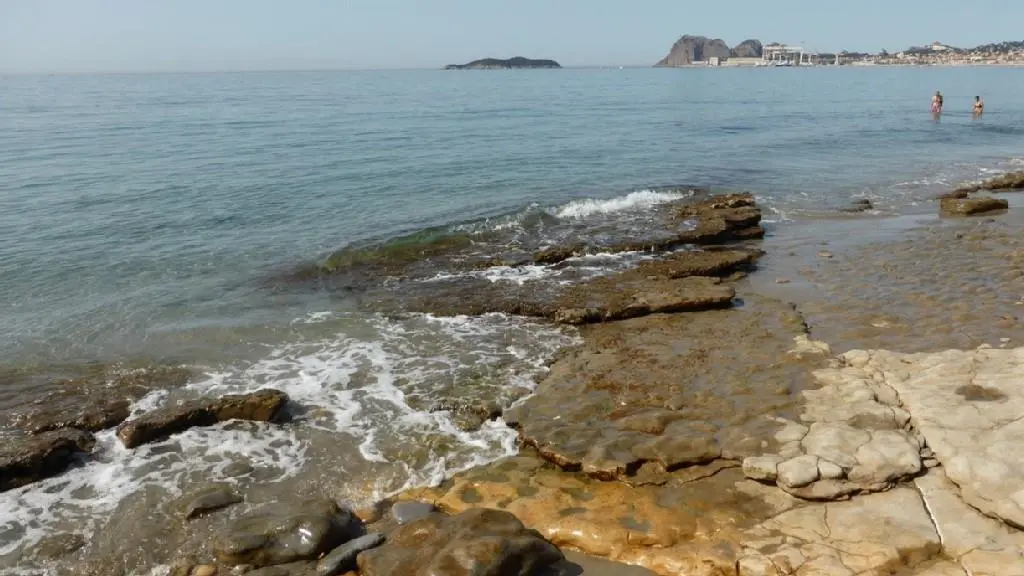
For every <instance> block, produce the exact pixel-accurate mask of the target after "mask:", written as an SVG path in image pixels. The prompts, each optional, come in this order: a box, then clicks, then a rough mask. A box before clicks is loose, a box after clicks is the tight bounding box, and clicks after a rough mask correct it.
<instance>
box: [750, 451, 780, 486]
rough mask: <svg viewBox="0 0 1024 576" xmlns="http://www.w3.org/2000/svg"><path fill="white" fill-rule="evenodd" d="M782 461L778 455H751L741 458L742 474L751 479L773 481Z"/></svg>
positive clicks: (776, 476)
mask: <svg viewBox="0 0 1024 576" xmlns="http://www.w3.org/2000/svg"><path fill="white" fill-rule="evenodd" d="M782 462H783V459H782V458H780V457H779V456H751V457H750V458H745V459H744V460H743V475H744V476H746V477H747V478H750V479H751V480H763V481H768V482H775V479H776V478H778V477H779V464H781V463H782Z"/></svg>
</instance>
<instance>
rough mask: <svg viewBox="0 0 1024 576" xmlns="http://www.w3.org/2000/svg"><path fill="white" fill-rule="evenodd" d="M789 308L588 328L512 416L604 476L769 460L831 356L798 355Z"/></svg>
mask: <svg viewBox="0 0 1024 576" xmlns="http://www.w3.org/2000/svg"><path fill="white" fill-rule="evenodd" d="M805 328H806V327H805V326H804V325H803V321H802V319H801V318H800V316H799V314H797V313H796V312H794V311H793V309H792V308H791V307H789V306H788V305H785V304H783V303H781V302H778V301H774V300H767V299H760V298H755V297H752V298H748V299H747V300H746V305H745V306H744V307H743V308H742V309H731V310H716V311H709V312H701V313H699V314H682V315H658V316H647V317H645V318H638V319H633V320H627V321H624V322H615V323H608V324H597V325H592V326H589V327H587V328H586V329H584V330H583V332H582V335H583V338H584V341H585V343H584V344H583V345H582V346H581V347H580V348H578V349H575V350H572V351H570V352H568V353H567V354H565V355H564V356H563V357H562V358H560V359H559V360H558V361H557V362H555V363H554V364H553V365H552V367H551V371H550V373H549V375H548V376H547V377H546V378H545V379H544V380H543V381H542V382H541V383H540V384H539V386H538V388H537V391H536V393H535V394H534V395H533V396H531V397H530V398H528V399H527V400H525V401H524V402H523V403H521V404H519V405H517V406H516V407H514V408H512V409H510V410H507V411H505V413H504V415H503V416H504V419H505V421H506V422H508V423H510V424H511V425H512V426H514V427H516V428H517V429H518V430H519V431H520V434H521V436H522V438H523V440H524V441H525V443H526V444H528V445H530V446H533V447H536V449H537V450H538V452H539V453H540V454H541V455H542V456H543V457H544V458H547V459H548V460H550V461H551V462H553V463H555V464H557V465H559V466H562V467H564V468H566V469H570V470H582V471H583V472H584V473H586V474H588V475H591V476H593V477H595V478H601V479H606V480H608V479H613V478H624V477H628V476H631V475H633V474H635V473H636V472H637V471H638V470H639V469H640V468H641V467H643V466H644V465H645V464H647V463H651V464H653V465H655V466H658V467H661V468H663V469H665V470H673V469H676V468H680V467H686V466H692V465H696V464H702V463H707V462H710V461H713V460H716V459H718V458H725V459H729V460H738V459H742V458H743V457H745V456H756V455H760V454H761V453H762V452H764V451H765V449H766V447H767V448H771V447H773V446H775V435H776V433H777V432H778V431H779V429H781V428H782V427H783V425H782V424H780V423H779V422H778V421H777V419H776V417H777V414H780V413H781V414H789V413H792V412H796V411H798V405H799V403H800V401H801V399H800V396H799V392H800V390H802V389H803V388H805V387H811V386H814V385H815V381H814V379H813V377H812V375H811V373H812V368H816V367H819V366H822V365H824V362H825V357H824V355H822V354H817V355H814V354H806V355H804V356H802V357H799V356H796V355H789V354H787V352H788V351H789V350H790V349H792V347H793V346H794V338H795V337H796V336H797V335H802V334H803V333H804V330H805Z"/></svg>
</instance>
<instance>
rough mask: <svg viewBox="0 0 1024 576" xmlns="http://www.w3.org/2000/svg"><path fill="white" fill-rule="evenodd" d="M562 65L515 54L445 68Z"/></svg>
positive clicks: (514, 67) (551, 66)
mask: <svg viewBox="0 0 1024 576" xmlns="http://www.w3.org/2000/svg"><path fill="white" fill-rule="evenodd" d="M561 67H562V66H561V65H560V64H559V63H558V62H555V61H554V60H531V59H530V58H523V57H522V56H516V57H515V58H509V59H508V60H501V59H499V58H484V59H483V60H474V61H472V62H470V63H468V64H449V65H448V66H445V67H444V69H445V70H511V69H519V68H561Z"/></svg>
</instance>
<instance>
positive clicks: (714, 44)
mask: <svg viewBox="0 0 1024 576" xmlns="http://www.w3.org/2000/svg"><path fill="white" fill-rule="evenodd" d="M763 51H764V47H763V46H762V44H761V41H760V40H744V41H743V42H741V43H739V44H738V45H737V46H736V47H735V48H729V45H728V44H726V43H725V41H724V40H722V39H720V38H715V39H711V38H707V37H704V36H690V35H688V34H687V35H684V36H683V37H681V38H680V39H679V40H677V41H676V43H675V44H673V45H672V49H671V50H669V53H668V55H667V56H665V57H664V58H662V59H661V61H659V62H658V63H657V64H655V67H659V68H671V67H676V66H690V65H692V64H694V63H696V62H708V61H711V59H713V58H714V59H718V60H721V61H725V60H728V59H729V58H760V57H761V54H762V53H763Z"/></svg>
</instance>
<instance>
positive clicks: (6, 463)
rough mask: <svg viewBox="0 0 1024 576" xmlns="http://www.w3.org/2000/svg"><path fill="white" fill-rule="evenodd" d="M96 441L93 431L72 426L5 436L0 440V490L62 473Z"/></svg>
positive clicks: (89, 449)
mask: <svg viewBox="0 0 1024 576" xmlns="http://www.w3.org/2000/svg"><path fill="white" fill-rule="evenodd" d="M94 444H95V439H94V438H93V436H92V434H90V433H88V432H85V431H83V430H75V429H71V428H66V429H63V430H56V431H52V432H43V433H41V434H37V435H35V436H24V437H15V438H10V439H4V441H3V442H2V443H0V492H4V491H7V490H12V489H14V488H20V487H21V486H24V485H26V484H30V483H32V482H35V481H37V480H42V479H43V478H49V477H50V476H56V475H58V474H60V473H61V472H63V471H64V470H66V469H67V467H68V466H70V465H71V463H72V462H73V461H74V460H75V458H76V457H77V455H78V454H80V453H83V452H86V453H87V452H90V451H91V450H92V448H93V445H94Z"/></svg>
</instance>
